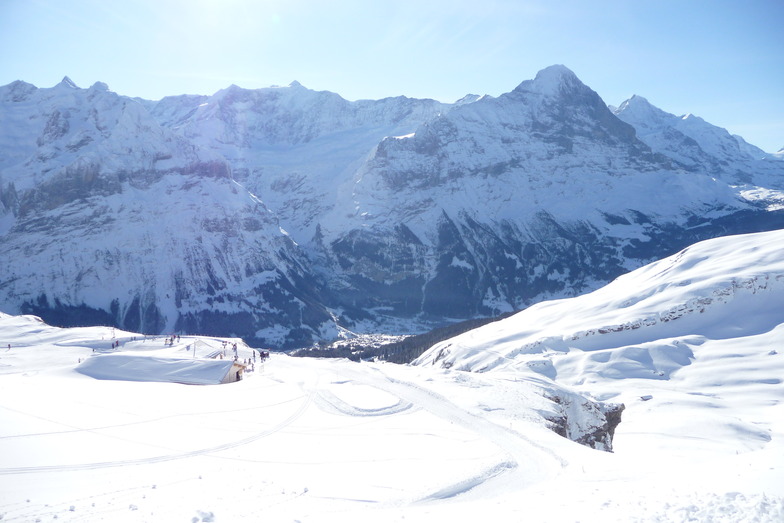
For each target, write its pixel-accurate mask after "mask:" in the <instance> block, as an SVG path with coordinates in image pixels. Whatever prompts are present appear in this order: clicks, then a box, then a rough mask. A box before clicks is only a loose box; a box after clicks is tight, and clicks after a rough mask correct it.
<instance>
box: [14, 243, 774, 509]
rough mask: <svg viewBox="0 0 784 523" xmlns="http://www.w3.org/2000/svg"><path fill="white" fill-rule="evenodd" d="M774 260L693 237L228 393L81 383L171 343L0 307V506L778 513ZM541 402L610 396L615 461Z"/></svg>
mask: <svg viewBox="0 0 784 523" xmlns="http://www.w3.org/2000/svg"><path fill="white" fill-rule="evenodd" d="M782 245H784V233H781V232H774V233H765V234H759V235H748V236H742V237H734V238H723V239H719V240H715V241H711V242H705V243H702V244H698V245H695V246H692V247H691V248H689V249H688V250H686V251H685V252H683V253H680V254H679V255H676V256H674V257H672V258H668V259H666V260H663V261H661V262H659V263H657V264H653V265H651V266H648V267H645V268H643V269H640V270H639V271H635V272H634V273H631V274H629V275H627V276H624V277H622V278H620V279H618V280H617V281H616V282H614V283H612V284H610V285H609V286H607V287H606V288H604V289H601V290H599V291H597V292H595V293H592V294H589V295H586V296H582V297H579V298H575V299H571V300H561V301H557V302H549V303H544V304H541V305H538V306H535V307H532V308H531V309H529V310H527V311H524V312H522V313H520V314H518V315H515V316H513V317H510V318H508V319H507V320H504V321H503V322H499V323H495V324H490V325H487V326H485V327H483V328H481V329H477V330H475V331H472V332H470V333H467V334H465V335H463V336H460V337H458V338H455V339H452V340H449V341H446V342H444V343H442V344H440V345H438V346H436V347H434V348H433V349H432V350H431V351H430V352H429V353H427V354H425V355H423V357H422V358H421V361H420V363H421V365H420V366H397V365H392V364H382V363H363V364H357V363H352V362H348V361H345V360H317V359H307V358H290V357H287V356H285V355H281V354H273V355H272V357H271V358H270V359H269V360H268V361H267V362H265V363H264V364H263V365H260V364H259V365H257V367H256V371H255V372H252V373H248V375H247V377H246V379H244V380H243V381H241V382H239V383H233V384H226V385H206V386H193V385H182V384H176V383H155V382H132V381H112V380H98V379H93V378H90V377H88V376H85V375H84V374H81V373H79V372H77V371H76V369H77V367H79V365H80V363H79V362H80V360H84V359H86V358H92V356H93V355H94V354H96V353H104V352H109V351H111V350H112V349H111V348H110V344H111V343H112V341H113V340H114V339H120V340H122V341H123V343H124V344H123V345H122V346H121V347H120V351H121V352H122V351H125V352H130V351H133V353H134V354H136V355H137V356H139V355H144V354H149V355H150V356H153V355H154V356H156V357H187V355H189V354H192V353H191V352H190V351H186V346H187V344H188V343H192V341H191V340H188V339H186V338H183V339H182V341H181V343H180V344H178V345H176V346H175V347H168V348H167V347H165V346H164V344H163V338H159V339H157V340H141V341H136V342H129V343H127V344H126V343H125V341H127V338H128V336H133V334H131V333H123V332H119V331H112V330H111V329H108V328H97V327H96V328H85V329H69V330H62V329H55V328H52V327H48V326H46V325H44V324H42V323H40V322H38V321H37V320H35V319H34V318H31V317H10V316H2V315H0V515H1V516H2V517H3V521H36V520H40V521H52V520H54V519H55V518H56V519H57V520H63V521H72V520H75V521H217V522H220V521H238V520H246V521H262V520H265V521H399V520H404V519H405V520H406V521H474V520H477V519H480V518H481V520H485V521H559V522H560V521H564V522H567V521H583V522H585V521H602V522H606V521H728V522H729V521H733V522H734V521H782V520H784V444H782V441H784V384H782V379H784V325H782V324H783V323H784V321H782V320H784V307H782V306H783V305H784V251H783V250H782V248H781V246H782ZM9 343H10V344H11V348H10V349H8V344H9ZM197 347H198V344H197ZM202 350H203V351H206V350H208V349H207V348H204V347H203V348H202ZM94 351H97V352H94ZM204 355H206V354H203V353H199V352H198V349H197V356H198V357H201V356H204ZM250 356H251V353H250V352H249V351H248V350H247V349H245V350H240V354H239V357H240V358H243V359H244V358H249V357H250ZM150 361H151V364H150V372H153V369H154V359H153V358H151V359H150ZM445 363H446V364H447V366H449V367H451V368H444V364H445ZM458 369H467V370H473V371H482V372H466V371H463V370H458ZM557 387H569V388H572V389H574V390H577V391H579V392H581V393H583V394H591V395H593V396H595V397H597V398H599V399H608V400H610V401H616V402H624V403H625V404H626V406H627V408H626V411H625V412H624V414H623V421H622V423H621V424H620V426H619V427H618V429H617V432H616V436H615V453H606V452H600V451H596V450H592V449H589V448H586V447H583V446H580V445H578V444H576V443H573V442H571V441H568V440H566V439H564V438H561V437H559V436H557V435H556V434H555V433H553V432H552V431H550V430H548V429H547V428H546V427H545V426H544V423H543V420H542V414H543V413H546V412H547V411H548V409H550V408H551V406H552V405H551V403H550V402H549V401H548V400H547V399H546V398H545V395H547V394H548V391H553V390H555V388H557Z"/></svg>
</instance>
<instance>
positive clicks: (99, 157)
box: [0, 66, 784, 346]
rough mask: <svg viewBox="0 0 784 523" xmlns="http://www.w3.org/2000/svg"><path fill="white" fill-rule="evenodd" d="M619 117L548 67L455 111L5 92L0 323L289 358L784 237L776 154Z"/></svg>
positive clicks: (449, 107) (652, 116) (425, 104)
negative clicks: (19, 319) (173, 335)
mask: <svg viewBox="0 0 784 523" xmlns="http://www.w3.org/2000/svg"><path fill="white" fill-rule="evenodd" d="M634 100H635V99H633V100H632V101H629V102H628V103H625V104H624V106H623V107H621V108H620V109H619V110H618V111H617V115H618V116H616V114H613V112H612V111H610V110H609V109H608V107H607V106H606V104H605V103H604V101H602V100H601V98H600V97H599V96H598V95H597V94H596V93H595V92H594V91H592V90H591V89H590V88H588V87H587V86H585V85H584V84H582V82H580V80H579V79H578V78H577V77H576V76H575V75H574V73H572V72H571V71H570V70H568V69H567V68H565V67H563V66H553V67H550V68H547V69H545V70H543V71H541V72H540V73H539V74H538V75H537V76H536V78H535V79H534V80H529V81H526V82H523V83H522V84H520V85H519V86H518V87H517V88H516V89H514V90H513V91H511V92H509V93H507V94H504V95H502V96H499V97H497V98H494V97H487V96H484V97H480V96H475V95H469V96H467V97H465V98H464V99H462V100H459V101H458V102H456V103H454V104H442V103H439V102H436V101H433V100H415V99H410V98H405V97H398V98H388V99H384V100H360V101H355V102H350V101H347V100H344V99H343V98H341V97H340V96H338V95H336V94H334V93H329V92H316V91H312V90H309V89H307V88H305V87H303V86H302V85H300V84H298V83H296V82H294V83H292V84H291V85H289V86H285V87H271V88H266V89H256V90H248V89H242V88H240V87H237V86H230V87H228V88H227V89H224V90H221V91H219V92H218V93H216V94H214V95H212V96H189V95H183V96H173V97H167V98H164V99H162V100H160V101H158V102H151V101H145V100H138V99H132V98H127V97H123V96H119V95H117V94H116V93H113V92H111V91H110V90H108V87H107V86H106V85H105V84H102V83H100V82H99V83H96V84H95V85H94V86H92V87H91V88H89V89H80V88H78V87H76V86H75V85H74V84H73V82H71V81H70V80H68V79H67V78H66V79H64V80H63V82H61V83H60V84H58V85H57V86H55V87H53V88H41V89H39V88H36V87H34V86H32V85H30V84H26V83H24V82H14V83H12V84H9V85H7V86H4V87H0V129H2V131H1V132H0V248H2V251H3V252H5V253H8V255H7V258H8V259H10V263H8V264H6V266H5V267H4V269H3V271H4V272H3V273H2V274H0V309H2V310H5V311H7V312H11V313H18V312H32V313H35V314H38V315H41V316H43V317H44V318H46V319H48V320H50V321H52V322H54V323H58V324H81V323H95V322H101V323H112V324H116V325H119V326H124V327H128V328H133V329H134V330H137V329H138V330H144V331H148V332H160V331H169V330H182V331H195V332H209V333H215V334H218V333H220V334H225V335H240V336H243V337H244V338H246V339H253V340H257V341H258V342H259V343H263V344H269V345H273V346H298V345H303V344H308V343H310V342H311V341H312V340H319V339H329V338H331V337H333V336H335V335H337V332H338V330H337V329H338V328H339V327H338V326H340V327H345V328H348V329H352V330H355V331H371V332H372V331H375V332H378V331H387V332H397V333H401V332H411V331H414V330H421V329H425V328H427V327H428V326H432V325H437V324H442V323H445V322H450V321H453V320H454V319H461V318H470V317H475V316H487V315H494V314H497V313H500V312H505V311H511V310H516V309H520V308H523V307H525V306H527V305H530V304H531V303H535V302H537V301H540V300H541V299H544V298H548V297H560V296H573V295H576V294H578V293H580V292H583V291H586V290H591V289H595V288H597V287H598V286H600V285H601V284H603V283H604V282H606V281H609V280H610V279H612V278H614V277H616V276H618V275H619V274H622V273H623V272H625V271H626V270H629V269H632V268H635V267H638V266H640V265H641V264H643V263H646V262H649V261H652V260H654V259H657V258H660V257H662V256H664V255H667V254H671V253H672V252H675V251H676V250H677V249H679V248H682V247H684V246H685V245H688V244H689V243H692V242H694V241H697V240H700V239H704V238H709V237H713V236H717V235H721V234H727V233H740V232H750V231H757V230H768V229H774V228H778V227H784V212H782V201H784V198H782V196H781V194H780V193H779V189H781V188H782V186H783V185H784V182H782V180H783V179H784V163H782V162H781V161H779V160H777V159H775V155H769V157H767V158H762V157H759V156H760V154H758V150H757V149H755V148H754V147H753V146H750V145H749V144H745V142H743V141H742V140H741V139H738V138H737V137H732V136H730V135H729V134H728V133H726V131H723V130H721V129H718V128H715V127H713V126H710V125H709V124H707V123H705V122H703V121H702V120H699V119H695V118H691V120H690V119H689V118H687V119H685V120H684V119H678V118H677V117H672V118H674V119H675V120H677V121H678V122H686V123H678V122H676V121H675V120H673V119H672V118H670V116H672V115H669V116H668V115H667V114H666V113H663V112H661V111H659V110H657V109H655V108H652V106H649V104H648V105H646V106H645V107H643V108H642V109H641V108H640V107H638V106H640V105H641V104H639V103H637V102H639V100H637V101H634ZM632 102H634V103H632ZM657 111H658V112H657ZM624 120H626V122H628V123H626V122H625V121H624ZM668 129H670V130H668ZM725 135H726V136H725ZM679 144H680V145H679ZM762 156H764V154H763V155H762Z"/></svg>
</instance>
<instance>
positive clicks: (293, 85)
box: [289, 80, 306, 89]
mask: <svg viewBox="0 0 784 523" xmlns="http://www.w3.org/2000/svg"><path fill="white" fill-rule="evenodd" d="M289 87H291V88H292V89H299V88H302V89H306V87H305V86H304V85H302V84H301V83H299V82H298V81H296V80H294V81H293V82H291V83H290V84H289Z"/></svg>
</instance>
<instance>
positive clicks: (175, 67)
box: [0, 0, 784, 151]
mask: <svg viewBox="0 0 784 523" xmlns="http://www.w3.org/2000/svg"><path fill="white" fill-rule="evenodd" d="M782 20H784V1H781V0H767V1H759V0H756V1H755V0H749V1H743V2H740V1H724V0H711V1H708V0H678V1H670V0H657V1H653V0H651V1H644V0H627V1H620V0H608V1H602V0H595V1H586V0H579V1H578V0H563V1H553V0H533V1H528V0H481V1H478V0H474V1H471V2H468V1H463V0H395V1H374V0H332V1H315V0H124V1H122V2H119V1H118V2H114V1H110V0H0V49H1V50H2V51H0V85H5V84H8V83H10V82H12V81H14V80H24V81H27V82H30V83H32V84H35V85H37V86H38V87H51V86H52V85H55V84H56V83H57V82H59V81H60V80H61V79H62V77H63V76H65V75H68V76H69V77H70V78H71V79H72V80H73V81H74V82H76V84H77V85H79V86H81V87H89V86H90V85H92V84H93V83H95V82H96V81H103V82H106V83H107V84H109V87H110V88H111V89H112V90H114V91H116V92H118V93H120V94H124V95H129V96H140V97H143V98H148V99H158V98H161V97H163V96H166V95H173V94H182V93H199V94H212V93H214V92H215V91H217V90H219V89H222V88H224V87H227V86H228V85H230V84H232V83H234V84H237V85H239V86H241V87H246V88H257V87H267V86H270V85H287V84H289V83H290V82H291V81H293V80H297V81H299V82H300V83H302V84H303V85H305V86H306V87H309V88H311V89H316V90H328V91H333V92H336V93H338V94H340V95H341V96H343V97H344V98H347V99H349V100H356V99H360V98H383V97H386V96H398V95H406V96H411V97H420V98H425V97H426V98H435V99H438V100H441V101H447V102H449V101H454V100H456V99H458V98H460V97H462V96H463V95H465V94H467V93H476V94H491V95H499V94H501V93H504V92H507V91H510V90H512V89H514V87H516V86H517V85H518V84H519V83H520V82H522V81H523V80H527V79H530V78H533V77H534V76H535V75H536V72H537V71H538V70H540V69H542V68H544V67H547V66H548V65H552V64H556V63H558V64H564V65H566V66H567V67H569V68H570V69H572V70H573V71H574V72H575V73H576V74H577V76H578V77H580V79H581V80H582V81H583V82H584V83H586V84H587V85H588V86H589V87H591V88H592V89H594V90H595V91H597V92H598V93H599V94H600V95H601V96H602V98H603V99H604V100H605V102H607V103H609V104H613V105H618V104H620V103H621V102H622V101H623V100H625V99H627V98H629V97H630V96H631V95H632V94H638V95H641V96H644V97H646V98H647V99H648V100H649V101H650V102H651V103H653V104H654V105H656V106H658V107H660V108H661V109H664V110H665V111H668V112H671V113H674V114H678V115H680V114H684V113H693V114H696V115H698V116H701V117H702V118H704V119H705V120H707V121H709V122H711V123H713V124H715V125H719V126H721V127H724V128H726V129H728V130H729V131H730V132H732V133H735V134H740V135H741V136H743V137H744V138H746V140H747V141H749V142H750V143H752V144H754V145H757V146H758V147H761V148H762V149H764V150H766V151H775V150H778V149H779V148H781V147H784V104H782V95H784V66H782V62H781V59H782V54H783V53H784V31H782V29H781V21H782Z"/></svg>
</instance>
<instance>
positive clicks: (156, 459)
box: [0, 393, 314, 475]
mask: <svg viewBox="0 0 784 523" xmlns="http://www.w3.org/2000/svg"><path fill="white" fill-rule="evenodd" d="M313 397H314V393H310V394H308V395H306V396H304V397H303V399H302V401H301V402H300V404H299V405H298V406H297V408H296V409H295V410H294V412H292V414H291V415H290V416H289V417H288V418H286V419H285V420H283V421H282V422H280V423H278V424H277V425H275V426H274V427H272V428H270V429H267V430H264V431H262V432H259V433H257V434H254V435H252V436H249V437H247V438H243V439H240V440H236V441H231V442H227V443H223V444H221V445H215V446H213V447H207V448H201V449H197V450H192V451H189V452H181V453H174V454H164V455H160V456H153V457H149V458H140V459H128V460H117V461H104V462H97V463H77V464H71V465H51V466H36V467H7V468H0V475H7V474H29V473H34V472H58V471H73V470H94V469H101V468H110V467H122V466H126V465H148V464H152V463H161V462H164V461H172V460H178V459H185V458H192V457H196V456H203V455H206V454H215V453H218V452H221V451H224V450H228V449H232V448H236V447H239V446H242V445H247V444H249V443H253V442H254V441H258V440H259V439H261V438H264V437H267V436H269V435H271V434H275V433H276V432H279V431H280V430H282V429H283V428H285V427H287V426H288V425H290V424H291V423H293V422H294V421H296V420H297V419H299V418H300V417H301V416H302V415H303V414H304V412H305V410H306V409H307V408H308V406H309V405H310V404H311V402H312V401H313ZM175 417H179V416H167V417H165V418H158V419H157V420H148V421H145V422H139V423H137V424H140V423H151V422H153V421H160V420H164V419H172V418H175ZM129 425H135V424H131V423H125V424H120V425H114V426H111V427H125V426H129ZM101 428H110V427H101ZM101 428H88V429H74V430H72V431H66V432H98V431H99V430H101ZM50 434H51V433H50ZM56 434H62V432H60V433H56ZM38 435H41V434H29V435H27V434H25V435H20V436H12V437H30V436H38ZM0 439H3V438H0Z"/></svg>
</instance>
